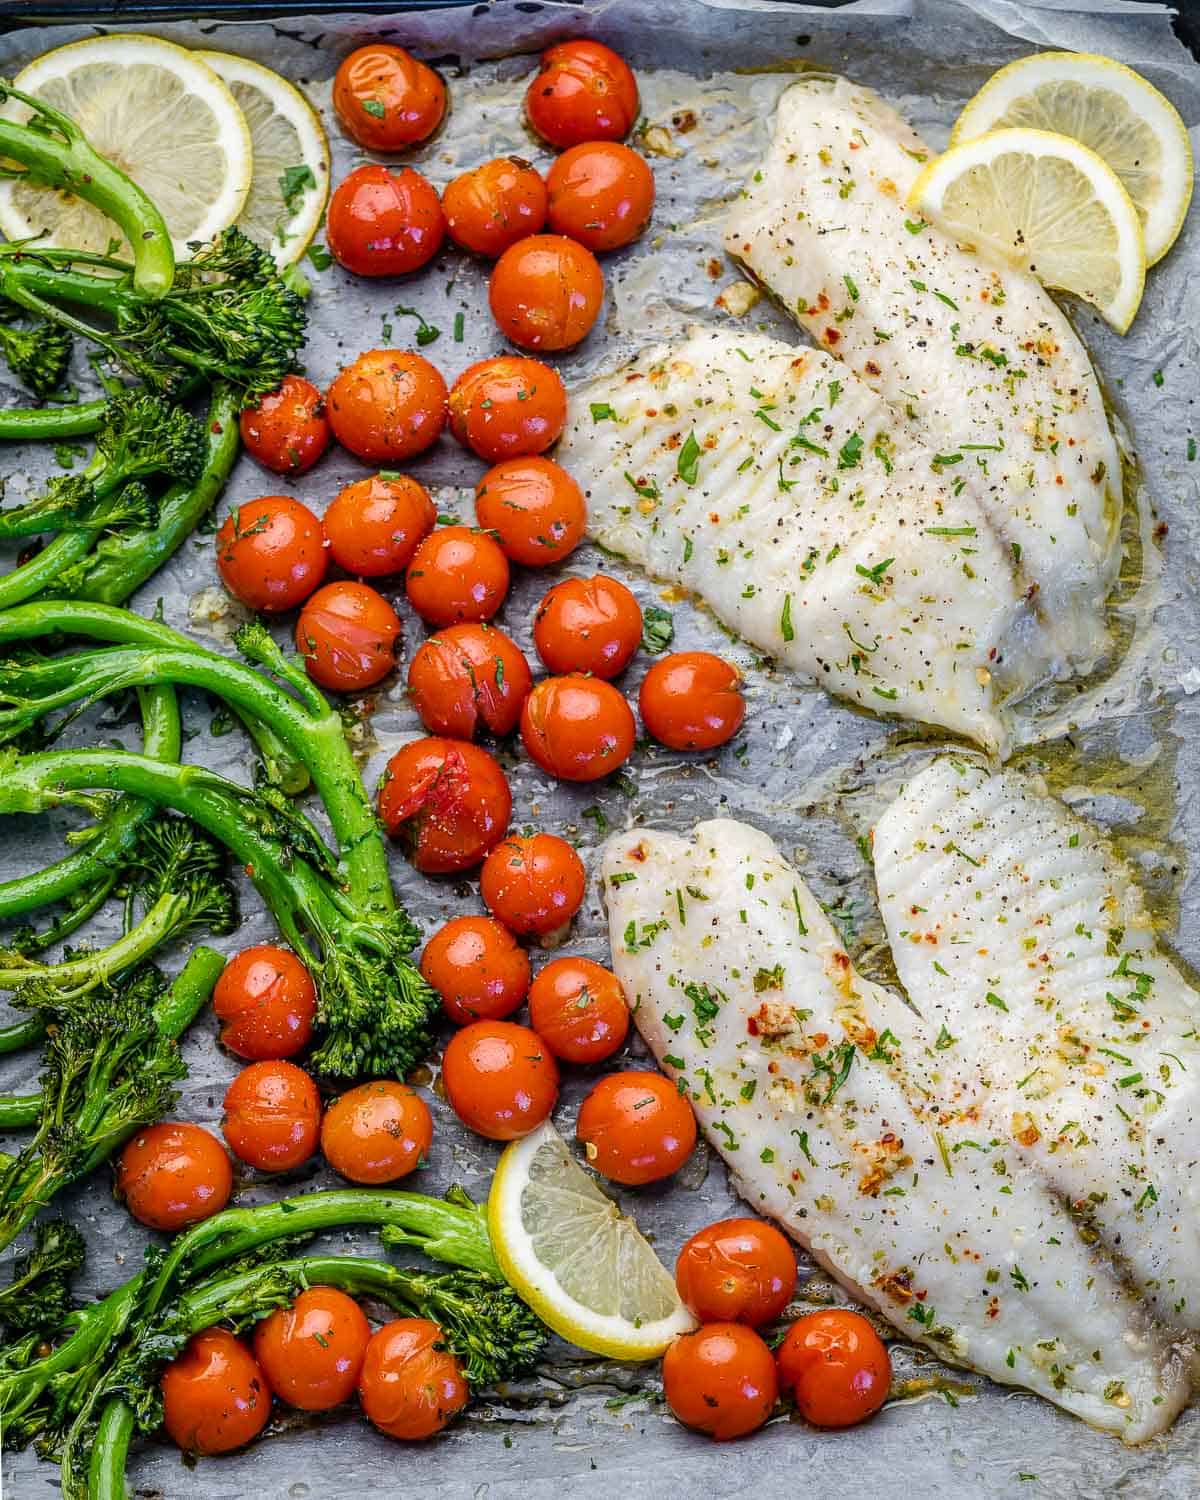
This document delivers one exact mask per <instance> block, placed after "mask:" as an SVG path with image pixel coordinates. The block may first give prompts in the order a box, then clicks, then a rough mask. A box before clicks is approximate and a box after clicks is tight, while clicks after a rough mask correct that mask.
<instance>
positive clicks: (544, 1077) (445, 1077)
mask: <svg viewBox="0 0 1200 1500" xmlns="http://www.w3.org/2000/svg"><path fill="white" fill-rule="evenodd" d="M442 1085H443V1087H444V1088H445V1090H446V1098H447V1099H449V1101H450V1104H451V1106H452V1107H453V1109H454V1113H455V1114H456V1115H457V1116H458V1118H459V1119H460V1120H461V1121H462V1122H463V1124H464V1125H468V1126H470V1128H471V1129H472V1130H474V1131H476V1132H477V1133H478V1134H479V1135H482V1136H486V1137H487V1138H488V1140H491V1141H516V1140H519V1139H520V1138H521V1137H522V1136H525V1135H528V1134H529V1132H530V1131H531V1130H536V1129H537V1127H538V1126H539V1125H540V1124H541V1123H542V1121H543V1120H546V1119H549V1117H550V1111H551V1110H552V1109H553V1108H554V1101H555V1100H556V1099H557V1098H558V1065H557V1063H555V1061H554V1058H553V1056H552V1055H551V1053H550V1050H549V1048H548V1047H546V1046H545V1044H544V1043H543V1042H542V1041H541V1039H540V1038H539V1037H538V1036H537V1035H536V1034H535V1033H534V1032H532V1031H530V1029H529V1027H528V1026H518V1025H516V1024H515V1023H514V1022H512V1021H472V1022H471V1024H470V1025H469V1026H464V1027H463V1028H462V1030H461V1031H456V1032H455V1033H454V1035H453V1036H452V1037H451V1038H450V1040H449V1041H448V1042H447V1043H446V1050H445V1052H444V1053H443V1054H442Z"/></svg>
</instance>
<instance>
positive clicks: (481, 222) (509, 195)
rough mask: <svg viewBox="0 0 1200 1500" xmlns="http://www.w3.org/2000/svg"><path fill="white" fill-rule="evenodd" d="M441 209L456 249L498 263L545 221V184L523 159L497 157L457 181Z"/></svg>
mask: <svg viewBox="0 0 1200 1500" xmlns="http://www.w3.org/2000/svg"><path fill="white" fill-rule="evenodd" d="M442 211H443V212H444V213H445V215H446V228H447V230H448V231H449V234H450V238H451V239H452V240H453V241H454V243H455V244H456V245H461V246H462V248H463V249H464V250H471V251H473V252H474V253H475V254H476V255H487V256H490V257H491V258H492V259H495V257H496V256H497V255H500V254H502V253H503V252H504V251H505V250H507V249H508V247H509V246H510V245H515V244H516V242H517V241H518V240H522V239H524V238H525V236H526V235H527V234H536V233H537V232H538V230H539V229H541V227H542V225H543V224H544V223H545V222H546V184H545V183H544V182H543V181H542V176H541V173H540V172H538V171H537V170H536V168H534V167H531V166H530V165H529V163H528V162H527V161H522V160H521V158H520V157H519V156H498V157H497V158H496V159H495V161H485V162H484V164H483V165H482V166H481V167H475V168H474V169H473V170H472V171H470V172H464V173H463V174H462V176H461V177H456V178H455V179H454V181H453V182H452V183H450V185H449V186H448V187H447V188H446V189H445V191H444V192H443V193H442Z"/></svg>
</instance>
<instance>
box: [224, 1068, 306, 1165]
mask: <svg viewBox="0 0 1200 1500" xmlns="http://www.w3.org/2000/svg"><path fill="white" fill-rule="evenodd" d="M221 1128H222V1130H223V1131H224V1132H225V1139H226V1140H227V1141H228V1142H229V1149H230V1150H231V1151H232V1152H233V1154H234V1155H235V1156H236V1157H237V1158H238V1159H239V1160H240V1161H244V1162H245V1163H246V1165H247V1166H250V1167H257V1168H258V1169H259V1170H260V1171H262V1172H290V1171H291V1170H292V1168H293V1167H300V1166H303V1165H304V1163H305V1162H306V1161H308V1160H309V1158H310V1157H311V1156H312V1155H313V1153H314V1152H315V1151H316V1149H317V1137H318V1135H319V1134H320V1131H321V1096H320V1094H318V1092H317V1086H316V1084H315V1083H314V1082H313V1081H312V1079H311V1078H310V1077H309V1076H308V1074H307V1073H306V1072H305V1071H304V1069H303V1068H298V1067H297V1066H296V1064H295V1063H290V1062H256V1063H251V1064H250V1066H249V1067H248V1068H243V1069H242V1071H241V1072H240V1073H239V1074H238V1076H237V1077H236V1078H235V1079H234V1080H233V1082H232V1083H231V1084H230V1085H229V1087H228V1088H227V1089H226V1090H225V1119H224V1121H223V1122H222V1126H221Z"/></svg>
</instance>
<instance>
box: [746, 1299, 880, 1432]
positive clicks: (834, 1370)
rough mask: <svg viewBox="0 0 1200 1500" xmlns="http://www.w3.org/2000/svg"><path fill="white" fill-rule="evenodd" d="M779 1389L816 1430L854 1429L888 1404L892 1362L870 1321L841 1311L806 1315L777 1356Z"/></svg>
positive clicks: (784, 1342) (795, 1324)
mask: <svg viewBox="0 0 1200 1500" xmlns="http://www.w3.org/2000/svg"><path fill="white" fill-rule="evenodd" d="M775 1361H776V1364H777V1366H778V1368H779V1384H780V1385H781V1386H782V1387H783V1389H784V1391H785V1393H790V1395H791V1397H792V1399H793V1401H795V1403H796V1410H797V1411H798V1412H799V1413H800V1415H801V1416H802V1417H803V1418H804V1420H805V1421H806V1422H811V1423H812V1424H813V1426H814V1427H851V1426H853V1425H854V1423H855V1422H862V1421H864V1420H865V1419H866V1418H867V1417H871V1416H874V1414H875V1413H876V1412H877V1411H878V1410H879V1408H880V1407H881V1406H882V1405H883V1403H884V1402H885V1401H886V1400H887V1396H888V1390H889V1389H890V1387H891V1383H892V1361H891V1359H890V1357H889V1356H888V1352H887V1348H886V1346H885V1345H884V1343H883V1340H882V1339H881V1338H880V1337H879V1335H878V1334H877V1333H876V1332H875V1330H874V1329H873V1328H872V1327H871V1325H870V1323H868V1321H867V1320H866V1318H864V1317H862V1316H861V1315H860V1314H859V1313H856V1312H847V1311H846V1310H845V1309H843V1308H830V1309H829V1310H828V1311H826V1312H816V1313H807V1314H805V1316H804V1317H802V1318H797V1320H796V1321H795V1322H794V1323H793V1324H792V1326H791V1327H790V1328H789V1329H788V1331H787V1337H786V1338H785V1339H784V1341H783V1343H782V1344H780V1346H779V1349H778V1350H777V1352H776V1355H775Z"/></svg>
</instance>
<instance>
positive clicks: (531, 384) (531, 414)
mask: <svg viewBox="0 0 1200 1500" xmlns="http://www.w3.org/2000/svg"><path fill="white" fill-rule="evenodd" d="M449 404H450V431H451V432H452V433H453V434H454V436H455V437H456V438H457V439H458V441H459V442H460V443H461V444H462V445H463V447H464V448H470V450H471V452H472V453H475V454H477V455H478V456H479V457H480V458H482V459H483V461H484V462H485V463H489V464H494V463H498V462H499V461H500V460H501V459H504V458H518V457H520V456H521V455H522V454H526V453H543V452H545V450H546V449H547V448H549V446H550V444H551V443H554V442H557V440H558V438H559V437H560V436H561V434H562V430H563V428H564V427H565V426H566V425H567V389H566V386H564V385H563V382H562V376H561V375H560V374H559V373H558V371H557V370H554V369H551V367H550V366H549V365H546V364H543V363H542V362H541V360H538V359H526V358H525V356H524V355H520V354H500V355H497V356H496V357H495V358H494V359H482V360H480V361H479V363H478V364H474V365H469V366H468V367H467V368H466V369H465V370H464V371H463V372H462V374H461V375H459V377H458V378H457V379H456V380H455V382H454V384H453V385H452V386H451V388H450V403H449Z"/></svg>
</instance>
